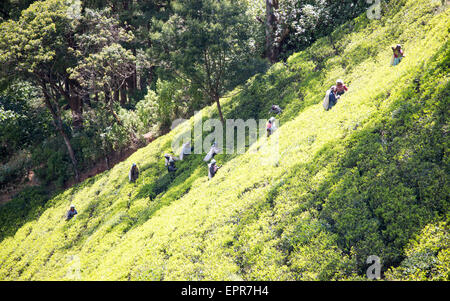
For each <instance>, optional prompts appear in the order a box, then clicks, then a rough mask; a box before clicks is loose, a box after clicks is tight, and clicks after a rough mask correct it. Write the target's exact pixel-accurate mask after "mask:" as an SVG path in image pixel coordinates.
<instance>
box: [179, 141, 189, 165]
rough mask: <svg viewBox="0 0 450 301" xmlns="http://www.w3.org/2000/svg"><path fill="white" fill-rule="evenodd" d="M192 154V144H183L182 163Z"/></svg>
mask: <svg viewBox="0 0 450 301" xmlns="http://www.w3.org/2000/svg"><path fill="white" fill-rule="evenodd" d="M190 154H191V142H190V141H188V142H186V143H184V144H183V146H182V147H181V152H180V161H181V160H183V158H184V156H186V155H190Z"/></svg>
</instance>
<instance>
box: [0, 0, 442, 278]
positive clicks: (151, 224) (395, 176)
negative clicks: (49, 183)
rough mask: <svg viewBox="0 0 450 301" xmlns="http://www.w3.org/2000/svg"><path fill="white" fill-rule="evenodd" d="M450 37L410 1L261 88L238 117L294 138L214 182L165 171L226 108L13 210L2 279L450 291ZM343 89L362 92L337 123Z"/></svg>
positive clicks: (188, 165)
mask: <svg viewBox="0 0 450 301" xmlns="http://www.w3.org/2000/svg"><path fill="white" fill-rule="evenodd" d="M449 25H450V11H449V9H448V7H447V6H445V5H443V2H442V1H436V0H420V1H419V0H403V1H396V2H394V3H393V4H391V6H390V7H388V9H387V11H385V12H384V13H383V16H382V18H381V20H369V19H368V18H367V17H366V16H365V15H362V16H360V17H359V18H357V19H355V20H354V21H352V22H348V23H346V24H344V25H343V26H341V27H339V28H337V29H336V30H335V31H334V32H333V33H332V34H331V35H330V36H328V37H326V38H323V39H320V40H318V41H317V42H316V43H315V44H314V45H313V46H312V47H310V48H308V49H306V50H305V51H302V52H299V53H296V54H294V55H292V56H291V57H290V58H289V59H288V60H287V62H286V63H278V64H276V65H274V66H272V68H271V69H270V70H269V71H268V72H267V73H266V74H259V75H257V76H254V77H253V78H252V79H251V80H249V81H248V82H247V83H246V84H245V85H242V86H240V87H238V88H237V89H235V90H234V91H232V92H230V93H229V94H228V96H227V97H225V98H223V99H222V100H221V103H222V106H223V113H224V116H225V117H226V118H228V119H243V120H248V119H252V118H253V119H256V120H259V119H267V118H269V117H270V116H271V115H270V112H269V109H270V106H271V105H272V104H273V103H276V104H279V105H280V106H281V107H282V108H284V111H283V113H282V114H281V115H280V116H279V128H278V130H277V131H276V132H275V134H274V135H273V136H271V137H269V138H267V137H265V136H264V135H262V136H261V137H259V139H258V140H257V141H256V142H255V143H254V144H252V145H250V146H249V147H248V149H247V150H246V152H245V153H244V154H240V155H239V154H233V155H231V154H219V155H217V156H216V160H217V161H218V163H219V164H220V165H223V167H222V168H221V169H220V170H219V172H218V173H217V175H216V176H215V177H214V178H213V179H212V180H210V181H209V180H208V177H207V166H206V164H205V162H203V161H202V159H203V157H204V154H203V155H190V156H188V157H187V159H186V160H183V161H181V162H177V167H178V170H177V171H176V173H175V175H173V176H171V175H169V174H168V173H167V170H166V168H165V167H164V158H163V156H162V155H163V154H164V153H168V152H171V144H172V141H173V139H175V138H177V137H178V136H179V135H180V134H182V133H185V132H188V131H191V129H192V128H193V127H194V121H195V120H197V118H198V116H199V115H200V114H201V116H202V118H203V119H204V120H206V119H209V118H217V116H218V114H217V111H216V106H215V105H213V106H211V107H208V108H206V109H204V110H203V111H202V112H201V113H199V115H197V116H195V117H193V118H192V119H191V120H189V121H187V122H185V123H183V124H181V125H180V126H178V127H176V128H175V129H174V130H173V131H171V132H170V133H169V134H167V135H165V136H163V137H160V138H159V139H157V140H155V141H154V142H152V143H151V144H150V145H148V146H147V147H145V148H143V149H140V150H139V151H137V152H136V153H135V154H133V155H132V156H131V157H130V158H129V159H128V160H126V161H125V162H122V163H120V164H118V165H116V166H115V167H114V168H113V169H111V170H109V171H106V172H104V173H102V174H99V175H97V176H95V177H93V178H91V179H88V180H86V181H85V182H83V183H82V184H79V185H77V186H75V187H73V188H71V189H68V190H66V191H64V192H61V193H59V194H57V195H55V196H53V197H51V198H50V199H47V197H46V196H45V193H43V192H42V191H39V190H28V191H25V192H23V193H22V194H21V195H19V196H18V197H17V198H16V199H15V200H13V201H11V202H10V203H8V204H6V205H4V206H2V207H1V208H0V226H1V228H0V241H1V242H0V279H2V280H9V279H17V280H19V279H20V280H65V279H67V280H71V279H81V280H332V279H337V280H343V279H367V278H366V269H367V267H368V265H367V263H366V259H367V257H368V256H370V255H376V256H378V257H380V259H381V262H382V265H383V278H384V279H387V280H399V279H414V280H449V271H450V253H449V244H450V239H449V228H448V226H449V224H448V219H449V215H448V214H449V195H450V193H449V192H450V189H449V185H448V178H449V167H450V164H449V163H450V162H449V157H448V150H449V140H448V132H449V125H448V108H449V99H450V92H449V91H450V86H449V76H448V74H449V64H450V57H449V56H450V49H449V46H450V45H449V42H448V40H449V29H450V26H449ZM398 43H400V44H402V45H403V48H404V49H405V54H406V57H405V58H404V59H403V61H402V62H401V63H400V64H399V65H397V66H395V67H392V66H390V60H391V54H392V50H391V46H393V45H396V44H398ZM338 78H342V79H343V80H344V81H345V83H346V84H347V86H348V87H349V91H348V92H347V93H346V94H345V95H344V96H343V97H342V98H341V99H340V100H339V102H338V103H337V105H336V106H334V107H333V108H332V109H331V110H330V111H325V110H324V109H323V107H322V99H323V97H324V94H325V91H326V90H327V89H328V88H329V87H330V86H331V85H333V84H334V83H335V81H336V79H338ZM208 134H209V133H208V132H204V133H203V136H204V137H206V136H207V135H208ZM133 162H136V163H137V164H138V166H139V167H140V170H141V174H140V177H139V179H138V181H137V183H135V184H132V183H129V182H128V171H129V168H130V166H131V164H132V163H133ZM70 204H74V205H75V206H76V208H77V210H78V215H77V216H76V218H74V219H73V220H71V221H68V222H66V221H64V219H63V215H64V214H65V212H66V210H67V209H68V207H69V205H70Z"/></svg>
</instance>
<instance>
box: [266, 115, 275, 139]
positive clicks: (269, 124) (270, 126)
mask: <svg viewBox="0 0 450 301" xmlns="http://www.w3.org/2000/svg"><path fill="white" fill-rule="evenodd" d="M276 129H277V127H276V125H275V117H270V119H269V121H268V122H267V125H266V131H267V137H269V136H270V135H272V134H273V132H275V130H276Z"/></svg>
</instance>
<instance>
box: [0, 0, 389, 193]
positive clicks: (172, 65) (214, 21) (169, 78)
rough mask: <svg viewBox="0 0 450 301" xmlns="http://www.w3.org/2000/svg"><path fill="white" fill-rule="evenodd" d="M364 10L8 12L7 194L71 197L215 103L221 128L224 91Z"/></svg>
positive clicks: (174, 5)
mask: <svg viewBox="0 0 450 301" xmlns="http://www.w3.org/2000/svg"><path fill="white" fill-rule="evenodd" d="M385 5H387V3H386V4H385ZM368 6H369V4H367V3H365V1H356V0H353V1H350V0H345V1H342V0H309V1H299V0H266V1H264V0H257V1H253V0H252V1H236V0H221V1H216V0H168V1H164V0H150V1H140V0H104V1H101V0H99V1H92V0H87V1H79V0H47V1H30V0H7V1H2V3H1V4H0V21H1V25H0V63H1V70H0V191H1V192H2V194H3V195H5V196H6V195H8V193H10V194H12V195H13V194H15V193H16V192H17V191H20V189H21V188H22V187H25V186H28V185H31V184H32V185H36V184H39V185H41V186H43V187H46V188H47V189H48V188H50V187H51V189H50V190H54V189H58V188H62V187H67V185H70V184H72V183H76V182H78V181H79V180H82V179H84V178H85V177H82V176H80V174H83V172H85V173H91V174H92V172H90V171H91V170H92V169H93V168H94V167H95V166H97V165H99V164H100V165H104V168H106V169H109V168H110V167H111V166H113V165H114V163H116V161H118V160H121V158H122V157H124V156H126V155H128V154H129V153H130V152H132V151H134V150H136V149H137V148H139V147H142V146H144V145H146V144H147V143H148V141H151V140H153V139H154V138H156V137H158V136H160V135H161V134H164V133H167V132H168V131H170V128H171V124H172V121H173V120H175V119H177V118H189V117H190V116H192V115H193V113H194V112H195V111H198V110H200V109H202V108H203V107H205V106H207V105H210V104H212V103H216V105H218V109H219V117H220V118H223V117H222V113H221V110H220V109H221V108H220V102H219V99H220V97H222V96H223V95H224V94H225V93H226V92H227V91H231V90H232V89H233V88H234V87H236V86H238V85H241V84H243V83H245V81H246V80H247V79H248V78H250V77H251V76H253V75H254V74H257V73H261V72H264V71H265V70H267V68H268V67H269V66H270V65H271V64H273V63H275V62H277V61H280V60H285V59H286V58H287V57H288V56H289V55H290V54H292V53H293V52H295V51H299V50H302V49H304V48H305V47H307V46H309V45H311V43H313V42H314V41H315V40H317V39H318V38H320V37H322V36H324V35H326V34H328V33H330V32H331V31H332V30H333V29H334V28H335V27H336V26H338V25H339V24H342V23H344V22H345V21H347V20H350V19H352V18H354V17H356V16H358V15H359V14H360V13H361V12H363V11H364V10H365V9H366V8H367V7H368ZM113 161H114V162H113Z"/></svg>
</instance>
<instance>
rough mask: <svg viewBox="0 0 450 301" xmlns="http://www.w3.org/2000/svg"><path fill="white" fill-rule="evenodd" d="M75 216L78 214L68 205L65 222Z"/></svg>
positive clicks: (73, 207) (72, 206) (73, 206)
mask: <svg viewBox="0 0 450 301" xmlns="http://www.w3.org/2000/svg"><path fill="white" fill-rule="evenodd" d="M76 214H78V212H77V210H76V209H75V205H70V209H69V211H67V213H66V221H68V220H70V219H72V217H74V216H75V215H76Z"/></svg>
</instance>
